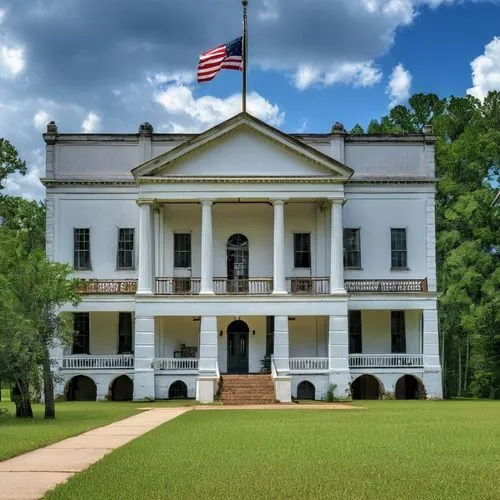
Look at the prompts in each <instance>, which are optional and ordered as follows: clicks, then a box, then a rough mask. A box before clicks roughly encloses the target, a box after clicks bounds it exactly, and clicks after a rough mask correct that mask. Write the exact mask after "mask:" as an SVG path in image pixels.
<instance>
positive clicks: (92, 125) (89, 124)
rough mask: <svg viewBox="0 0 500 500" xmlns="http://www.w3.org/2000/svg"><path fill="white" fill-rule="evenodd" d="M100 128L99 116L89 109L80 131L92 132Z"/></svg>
mask: <svg viewBox="0 0 500 500" xmlns="http://www.w3.org/2000/svg"><path fill="white" fill-rule="evenodd" d="M100 128H101V117H100V116H99V115H97V114H95V113H93V112H92V111H91V112H90V113H89V114H88V115H87V116H86V118H85V120H84V121H83V123H82V132H83V133H84V134H92V133H95V132H99V130H100Z"/></svg>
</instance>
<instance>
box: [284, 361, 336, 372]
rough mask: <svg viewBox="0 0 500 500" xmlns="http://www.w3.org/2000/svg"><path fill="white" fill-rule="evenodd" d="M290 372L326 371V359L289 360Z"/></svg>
mask: <svg viewBox="0 0 500 500" xmlns="http://www.w3.org/2000/svg"><path fill="white" fill-rule="evenodd" d="M290 371H291V372H325V371H328V358H290Z"/></svg>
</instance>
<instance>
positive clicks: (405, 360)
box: [349, 354, 424, 368]
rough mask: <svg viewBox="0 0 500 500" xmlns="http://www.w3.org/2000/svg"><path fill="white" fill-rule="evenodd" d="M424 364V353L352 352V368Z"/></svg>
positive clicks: (402, 366) (350, 357)
mask: <svg viewBox="0 0 500 500" xmlns="http://www.w3.org/2000/svg"><path fill="white" fill-rule="evenodd" d="M423 365H424V356H423V354H350V355H349V367H350V368H408V367H420V366H423Z"/></svg>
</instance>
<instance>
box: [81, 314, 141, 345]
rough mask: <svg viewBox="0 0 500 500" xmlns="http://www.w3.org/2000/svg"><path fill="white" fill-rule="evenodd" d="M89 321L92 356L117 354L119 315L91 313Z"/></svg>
mask: <svg viewBox="0 0 500 500" xmlns="http://www.w3.org/2000/svg"><path fill="white" fill-rule="evenodd" d="M89 321H90V325H89V326H90V354H116V353H117V352H118V313H113V312H94V313H90V315H89ZM132 345H133V344H132Z"/></svg>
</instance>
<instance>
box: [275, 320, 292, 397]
mask: <svg viewBox="0 0 500 500" xmlns="http://www.w3.org/2000/svg"><path fill="white" fill-rule="evenodd" d="M273 359H274V366H275V367H276V377H275V379H274V385H275V390H276V399H277V400H278V401H280V402H281V403H289V402H291V401H292V377H291V376H290V350H289V338H288V316H275V317H274V354H273Z"/></svg>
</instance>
